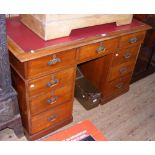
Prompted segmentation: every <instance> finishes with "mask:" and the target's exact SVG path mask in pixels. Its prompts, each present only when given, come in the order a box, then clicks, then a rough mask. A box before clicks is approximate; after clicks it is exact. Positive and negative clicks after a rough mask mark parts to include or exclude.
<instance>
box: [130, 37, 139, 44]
mask: <svg viewBox="0 0 155 155" xmlns="http://www.w3.org/2000/svg"><path fill="white" fill-rule="evenodd" d="M137 41H138V39H137V38H136V37H133V38H130V39H129V43H131V44H133V43H136V42H137Z"/></svg>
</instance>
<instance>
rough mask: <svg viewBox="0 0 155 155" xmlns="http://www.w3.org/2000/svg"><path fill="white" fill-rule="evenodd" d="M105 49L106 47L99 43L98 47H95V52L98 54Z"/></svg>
mask: <svg viewBox="0 0 155 155" xmlns="http://www.w3.org/2000/svg"><path fill="white" fill-rule="evenodd" d="M105 49H106V48H105V47H104V46H103V45H101V46H100V47H98V48H97V49H96V52H97V53H98V54H99V53H102V52H104V51H105Z"/></svg>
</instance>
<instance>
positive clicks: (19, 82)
mask: <svg viewBox="0 0 155 155" xmlns="http://www.w3.org/2000/svg"><path fill="white" fill-rule="evenodd" d="M10 63H11V68H12V79H13V85H14V87H15V89H16V90H17V92H18V100H19V106H20V112H21V113H22V122H23V126H24V129H25V133H26V136H27V138H28V139H29V140H35V139H38V138H40V137H42V136H44V135H46V134H48V133H50V132H51V131H53V130H56V129H58V128H59V127H61V126H64V125H65V124H67V123H69V122H71V121H72V107H73V97H74V82H75V74H76V50H74V49H72V50H68V51H63V52H59V53H57V54H53V55H49V56H45V57H42V58H38V59H34V60H31V61H27V62H24V63H22V62H20V61H18V60H17V59H16V58H15V57H14V55H12V54H11V53H10Z"/></svg>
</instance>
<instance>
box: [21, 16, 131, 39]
mask: <svg viewBox="0 0 155 155" xmlns="http://www.w3.org/2000/svg"><path fill="white" fill-rule="evenodd" d="M21 21H22V22H23V23H24V24H25V25H26V26H27V27H29V28H30V29H31V30H32V31H34V32H35V33H36V34H37V35H39V36H40V37H41V38H42V39H44V40H50V39H55V38H60V37H64V36H69V35H70V33H71V31H72V30H73V29H77V28H83V27H88V26H94V25H100V24H106V23H113V22H116V25H117V26H120V25H125V24H130V23H131V21H132V15H131V14H111V15H108V14H101V15H91V14H85V15H83V14H80V15H78V14H77V15H73V14H69V15H63V14H61V15H56V14H24V15H21Z"/></svg>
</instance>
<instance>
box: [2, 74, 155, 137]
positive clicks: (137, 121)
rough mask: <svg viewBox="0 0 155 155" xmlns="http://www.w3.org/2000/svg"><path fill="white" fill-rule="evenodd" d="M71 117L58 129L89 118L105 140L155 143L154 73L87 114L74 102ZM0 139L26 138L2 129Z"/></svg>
mask: <svg viewBox="0 0 155 155" xmlns="http://www.w3.org/2000/svg"><path fill="white" fill-rule="evenodd" d="M73 117H74V121H73V123H71V124H69V125H67V126H65V127H63V128H61V129H60V130H62V129H65V128H67V127H69V126H71V125H73V124H75V123H77V122H79V121H82V120H85V119H89V120H91V121H92V122H93V123H94V124H95V125H96V127H97V128H98V129H99V130H101V131H102V133H103V134H104V135H105V136H106V137H107V139H108V140H155V74H152V75H150V76H148V77H146V78H144V79H142V80H140V81H138V82H136V83H134V84H132V85H131V86H130V91H129V92H128V93H126V94H124V95H122V96H120V97H118V98H116V99H114V100H112V101H111V102H108V103H107V104H105V105H102V106H98V107H97V108H94V109H92V110H90V111H86V110H85V109H84V108H83V107H82V106H81V105H80V104H79V103H78V102H77V100H75V101H74V109H73ZM60 130H57V131H60ZM52 134H53V133H52ZM0 140H26V138H25V137H22V138H20V139H18V138H17V137H16V136H15V135H14V133H13V131H12V130H10V129H5V130H3V131H1V132H0Z"/></svg>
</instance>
